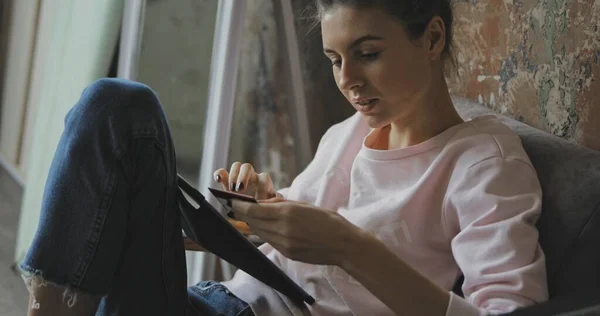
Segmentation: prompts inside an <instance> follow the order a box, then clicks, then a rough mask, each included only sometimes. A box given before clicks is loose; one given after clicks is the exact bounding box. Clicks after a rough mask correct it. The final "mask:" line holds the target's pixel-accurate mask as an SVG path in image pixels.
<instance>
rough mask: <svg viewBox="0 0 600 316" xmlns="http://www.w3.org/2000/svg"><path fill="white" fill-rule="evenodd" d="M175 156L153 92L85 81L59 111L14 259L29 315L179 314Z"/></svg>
mask: <svg viewBox="0 0 600 316" xmlns="http://www.w3.org/2000/svg"><path fill="white" fill-rule="evenodd" d="M176 176H177V171H176V165H175V152H174V149H173V143H172V140H171V136H170V133H169V129H168V126H167V122H166V119H165V116H164V113H163V111H162V108H161V106H160V103H159V101H158V99H157V98H156V96H155V94H154V93H153V92H152V90H150V89H149V88H148V87H146V86H144V85H142V84H139V83H134V82H131V81H125V80H119V79H101V80H99V81H97V82H95V83H94V84H92V85H90V86H89V87H88V88H87V89H86V90H85V91H84V93H83V94H82V96H81V99H80V100H79V102H78V103H77V104H76V105H75V106H74V108H73V109H72V110H71V111H70V112H69V114H68V115H67V117H66V119H65V131H64V133H63V135H62V137H61V140H60V143H59V145H58V148H57V150H56V153H55V156H54V160H53V162H52V167H51V169H50V173H49V176H48V180H47V183H46V188H45V192H44V197H43V202H42V213H41V217H40V221H39V226H38V229H37V233H36V236H35V239H34V241H33V243H32V245H31V247H30V249H29V252H28V253H27V256H26V258H25V259H24V261H23V263H22V264H21V269H22V270H23V271H24V273H25V276H26V281H27V282H28V283H29V284H30V286H29V288H30V292H31V293H32V296H31V302H30V303H31V306H30V309H31V311H32V313H31V315H82V314H86V313H87V314H90V313H91V315H93V314H94V312H95V311H96V309H98V315H161V316H163V315H184V314H185V310H186V306H187V291H186V265H185V254H184V249H183V241H182V237H181V223H180V217H179V216H180V215H179V212H178V211H177V210H178V207H177V201H176V199H175V197H176V195H175V192H176V191H175V190H176V189H177V187H176Z"/></svg>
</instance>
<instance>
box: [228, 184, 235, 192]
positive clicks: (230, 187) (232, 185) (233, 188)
mask: <svg viewBox="0 0 600 316" xmlns="http://www.w3.org/2000/svg"><path fill="white" fill-rule="evenodd" d="M229 190H231V191H235V183H233V182H232V183H230V184H229Z"/></svg>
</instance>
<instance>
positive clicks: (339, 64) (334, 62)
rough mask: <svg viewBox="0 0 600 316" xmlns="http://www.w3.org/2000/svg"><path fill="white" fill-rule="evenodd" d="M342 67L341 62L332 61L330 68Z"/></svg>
mask: <svg viewBox="0 0 600 316" xmlns="http://www.w3.org/2000/svg"><path fill="white" fill-rule="evenodd" d="M341 65H342V62H341V61H340V60H332V61H331V66H333V67H340V66H341Z"/></svg>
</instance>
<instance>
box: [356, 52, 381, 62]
mask: <svg viewBox="0 0 600 316" xmlns="http://www.w3.org/2000/svg"><path fill="white" fill-rule="evenodd" d="M378 57H379V52H377V53H368V54H361V55H360V58H362V59H363V60H367V61H369V60H375V59H377V58H378Z"/></svg>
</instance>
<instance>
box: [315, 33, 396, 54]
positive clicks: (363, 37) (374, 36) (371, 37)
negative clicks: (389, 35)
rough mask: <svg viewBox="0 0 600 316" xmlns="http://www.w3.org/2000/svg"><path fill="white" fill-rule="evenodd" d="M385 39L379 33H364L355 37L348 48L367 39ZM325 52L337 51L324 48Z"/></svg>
mask: <svg viewBox="0 0 600 316" xmlns="http://www.w3.org/2000/svg"><path fill="white" fill-rule="evenodd" d="M383 39H384V38H383V37H381V36H377V35H371V34H367V35H363V36H361V37H359V38H357V39H355V40H354V41H352V43H350V45H348V50H351V49H353V48H355V47H356V46H358V45H360V44H361V43H362V42H365V41H382V40H383ZM323 52H325V53H335V51H334V50H333V49H330V48H324V49H323Z"/></svg>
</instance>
